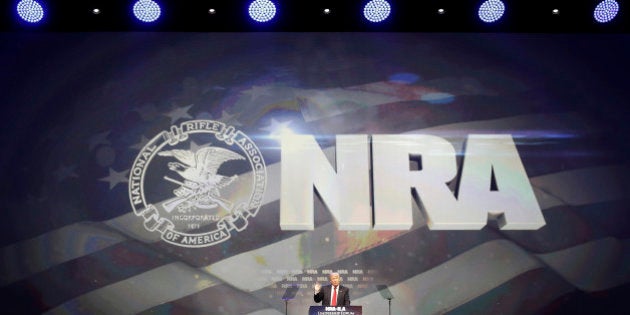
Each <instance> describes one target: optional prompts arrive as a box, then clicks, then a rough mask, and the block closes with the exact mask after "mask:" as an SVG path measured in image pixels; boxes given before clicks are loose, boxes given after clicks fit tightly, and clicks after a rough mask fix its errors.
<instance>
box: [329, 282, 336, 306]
mask: <svg viewBox="0 0 630 315" xmlns="http://www.w3.org/2000/svg"><path fill="white" fill-rule="evenodd" d="M330 306H337V287H333V298H332V303H330Z"/></svg>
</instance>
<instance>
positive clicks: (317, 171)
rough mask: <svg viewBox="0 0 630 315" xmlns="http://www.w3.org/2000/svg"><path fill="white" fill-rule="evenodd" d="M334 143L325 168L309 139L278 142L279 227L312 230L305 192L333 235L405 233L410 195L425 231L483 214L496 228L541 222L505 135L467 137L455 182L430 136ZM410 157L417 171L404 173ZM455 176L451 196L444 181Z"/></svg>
mask: <svg viewBox="0 0 630 315" xmlns="http://www.w3.org/2000/svg"><path fill="white" fill-rule="evenodd" d="M336 140H337V141H336V142H337V143H336V154H335V156H336V158H335V159H336V160H335V166H333V165H331V163H330V162H329V161H328V159H327V158H326V156H325V155H324V152H323V151H322V149H321V148H320V146H319V145H318V143H317V142H316V140H315V138H314V137H313V136H311V135H285V136H283V137H282V140H281V142H282V144H281V146H282V153H281V154H282V155H281V158H282V162H281V173H282V175H281V180H282V182H281V195H280V227H281V228H282V229H283V230H312V229H313V228H314V217H313V215H314V213H313V197H314V194H313V187H315V188H316V189H317V191H318V193H319V195H320V197H321V199H322V201H323V202H324V204H325V205H326V207H327V208H328V209H329V210H330V212H331V214H332V215H333V217H334V218H335V219H336V221H337V223H338V224H339V229H341V230H367V229H370V228H374V229H376V230H406V229H409V228H411V226H412V223H413V222H412V221H413V218H412V202H414V201H413V199H412V194H411V191H412V190H414V191H415V192H416V194H417V196H418V198H419V201H420V204H421V208H422V209H423V212H424V214H425V215H426V217H427V218H426V219H427V223H428V226H429V228H430V229H433V230H478V229H481V228H482V227H484V226H485V225H486V223H487V220H488V216H489V214H490V215H494V216H497V218H498V224H499V226H500V227H501V229H511V230H536V229H539V228H540V227H542V226H544V225H545V220H544V218H543V216H542V212H541V210H540V206H539V205H538V202H537V200H536V197H535V196H534V192H533V190H532V187H531V185H530V182H529V179H528V177H527V174H526V172H525V168H524V167H523V164H522V162H521V159H520V157H519V155H518V152H517V150H516V145H515V144H514V141H513V140H512V137H511V136H510V135H469V137H468V140H467V143H466V150H465V156H464V158H463V161H462V167H461V172H460V174H459V178H458V177H457V175H458V169H457V162H456V152H455V149H454V148H453V146H452V145H451V144H450V143H449V142H448V141H447V140H445V139H443V138H440V137H437V136H432V135H372V136H368V135H340V136H337V138H336ZM411 160H414V161H416V162H417V164H418V167H417V170H416V169H412V168H410V161H411ZM457 179H458V185H457V188H456V190H455V191H456V194H454V193H453V192H452V191H451V190H450V189H449V187H448V185H447V183H449V182H451V181H453V180H457ZM372 201H373V202H372ZM372 225H373V226H372Z"/></svg>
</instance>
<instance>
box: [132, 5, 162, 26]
mask: <svg viewBox="0 0 630 315" xmlns="http://www.w3.org/2000/svg"><path fill="white" fill-rule="evenodd" d="M160 14H162V10H161V9H160V5H159V4H157V2H155V1H151V0H138V1H136V3H135V4H134V5H133V15H135V16H136V18H137V19H138V20H140V21H142V22H146V23H149V22H154V21H155V20H157V19H158V18H159V17H160Z"/></svg>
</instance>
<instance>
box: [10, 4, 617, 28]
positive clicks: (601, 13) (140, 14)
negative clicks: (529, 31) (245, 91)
mask: <svg viewBox="0 0 630 315" xmlns="http://www.w3.org/2000/svg"><path fill="white" fill-rule="evenodd" d="M43 1H44V0H20V1H19V2H18V3H17V5H16V10H17V13H18V15H19V17H20V18H21V19H22V20H24V21H25V22H27V23H32V24H36V23H39V22H41V21H42V20H43V19H44V17H45V15H46V12H45V10H44V6H43V5H42V3H43ZM505 9H506V6H505V4H504V3H503V2H502V1H501V0H485V1H483V2H482V3H481V4H480V5H479V7H478V11H477V15H478V17H479V19H480V20H481V21H483V22H485V23H493V22H496V21H499V20H500V19H501V17H503V15H504V13H505ZM131 10H132V12H133V15H134V16H135V18H136V19H138V20H139V21H141V22H144V23H152V22H156V21H157V20H158V19H159V18H160V16H161V14H162V9H161V7H160V4H159V3H158V2H156V1H153V0H137V1H135V2H134V3H133V6H132V7H131ZM247 12H248V13H249V17H250V18H251V19H252V20H253V21H255V22H258V23H267V22H270V21H272V20H273V19H274V18H275V17H276V13H277V10H276V4H275V3H274V2H273V1H271V0H253V1H251V2H250V3H249V6H248V8H247ZM92 13H93V14H95V15H98V14H101V10H100V9H99V8H93V9H92ZM208 13H209V14H215V13H217V10H216V9H213V8H210V9H208ZM330 13H331V9H323V14H330ZM390 13H391V5H390V3H389V2H388V1H387V0H369V1H368V2H367V3H366V4H365V5H364V6H363V17H364V18H365V19H366V20H367V21H369V22H372V23H380V22H383V21H385V20H387V19H388V18H389V16H390ZM437 13H438V14H444V13H445V10H444V9H442V8H441V9H438V11H437ZM559 13H560V11H559V9H553V10H552V14H556V15H557V14H559ZM618 13H619V4H618V3H617V1H616V0H603V1H601V2H599V3H598V4H597V5H596V6H595V7H594V9H593V19H594V20H595V21H596V22H598V23H608V22H610V21H612V20H613V19H614V18H615V17H616V16H617V14H618Z"/></svg>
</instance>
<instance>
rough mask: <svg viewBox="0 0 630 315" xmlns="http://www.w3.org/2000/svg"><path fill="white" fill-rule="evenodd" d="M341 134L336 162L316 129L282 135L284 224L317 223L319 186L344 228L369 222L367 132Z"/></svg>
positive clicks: (286, 227) (288, 226) (295, 226)
mask: <svg viewBox="0 0 630 315" xmlns="http://www.w3.org/2000/svg"><path fill="white" fill-rule="evenodd" d="M336 139H337V145H336V152H335V155H336V157H335V164H336V165H335V166H332V165H331V164H330V162H329V161H328V159H327V158H326V155H325V154H324V151H323V150H322V149H321V147H320V146H319V144H318V143H317V141H316V140H315V138H314V137H313V136H312V135H285V136H283V137H282V140H281V150H282V153H281V159H282V161H281V173H282V175H281V184H280V189H281V192H280V228H281V229H283V230H312V229H314V227H315V224H314V221H315V219H314V210H313V197H314V194H313V191H314V188H315V189H317V192H318V193H319V196H320V197H321V199H322V201H323V203H324V204H325V205H326V207H327V208H328V210H329V211H330V213H331V214H332V216H333V217H334V218H335V219H336V221H337V223H338V224H339V229H340V230H367V229H369V228H370V226H371V224H372V208H371V206H370V169H369V161H370V156H369V142H368V136H367V135H341V136H337V138H336Z"/></svg>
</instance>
